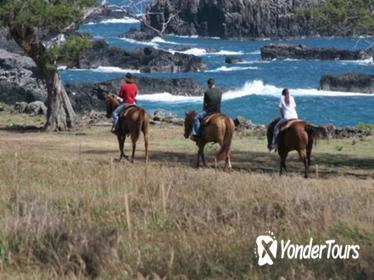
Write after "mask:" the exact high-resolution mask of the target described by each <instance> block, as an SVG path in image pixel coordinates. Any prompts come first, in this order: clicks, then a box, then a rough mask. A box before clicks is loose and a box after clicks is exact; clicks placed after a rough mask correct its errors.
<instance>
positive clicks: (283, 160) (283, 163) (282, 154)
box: [279, 152, 288, 176]
mask: <svg viewBox="0 0 374 280" xmlns="http://www.w3.org/2000/svg"><path fill="white" fill-rule="evenodd" d="M287 155H288V152H279V156H280V169H279V176H282V174H283V169H284V170H285V171H286V172H287V166H286V159H287Z"/></svg>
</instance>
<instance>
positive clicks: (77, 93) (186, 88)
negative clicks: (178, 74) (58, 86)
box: [65, 77, 205, 112]
mask: <svg viewBox="0 0 374 280" xmlns="http://www.w3.org/2000/svg"><path fill="white" fill-rule="evenodd" d="M135 81H136V83H137V85H138V87H139V94H154V93H162V92H169V93H171V94H173V95H184V96H199V95H203V93H204V90H205V89H204V88H203V87H202V86H201V85H199V84H197V83H196V82H195V81H194V80H192V79H187V78H181V79H155V78H147V77H135ZM122 82H123V81H122V80H120V79H117V80H110V81H106V82H101V83H87V84H77V83H73V84H66V85H65V88H66V91H67V92H68V94H69V96H70V99H71V101H72V103H73V107H74V109H75V110H76V111H78V112H81V111H90V110H92V109H93V110H105V104H104V102H103V99H104V95H105V94H107V93H116V94H117V93H118V90H119V88H120V85H121V83H122Z"/></svg>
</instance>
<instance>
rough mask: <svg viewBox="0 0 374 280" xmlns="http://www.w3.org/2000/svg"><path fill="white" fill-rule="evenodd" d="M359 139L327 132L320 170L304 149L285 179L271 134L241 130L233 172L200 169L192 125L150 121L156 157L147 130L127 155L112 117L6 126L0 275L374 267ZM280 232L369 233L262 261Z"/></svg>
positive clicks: (201, 274) (1, 149) (351, 271)
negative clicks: (304, 257) (77, 128)
mask: <svg viewBox="0 0 374 280" xmlns="http://www.w3.org/2000/svg"><path fill="white" fill-rule="evenodd" d="M352 141H353V140H352V139H350V140H330V142H326V141H321V142H320V143H319V146H318V148H317V150H316V153H315V155H314V162H315V164H318V166H319V171H320V178H316V176H315V174H312V177H313V178H311V179H309V180H304V179H303V178H302V177H301V173H302V170H301V164H300V163H298V162H297V161H296V157H294V156H292V157H291V159H290V169H291V173H290V174H289V175H287V176H284V177H281V178H279V177H278V175H277V167H278V163H277V157H276V155H274V154H268V153H266V152H265V147H264V139H262V138H261V137H253V136H240V135H238V136H237V137H236V139H235V141H234V151H233V157H234V169H235V171H234V172H232V173H224V172H222V171H221V169H219V170H215V169H214V168H205V169H200V170H196V169H194V168H192V164H193V163H194V156H195V146H194V145H193V144H192V143H191V142H190V141H187V140H184V139H183V138H182V128H180V127H171V126H163V127H152V130H151V145H150V150H151V155H150V156H151V161H150V164H149V165H148V166H145V165H144V163H143V147H142V142H140V143H139V151H138V154H137V158H136V159H137V162H136V163H135V164H134V165H131V164H129V163H115V162H114V161H113V157H116V156H118V151H117V145H116V142H115V139H114V137H113V136H112V135H110V133H108V128H94V129H87V130H84V131H81V132H79V133H75V134H74V133H71V134H69V133H66V134H65V133H61V134H46V133H38V132H37V133H17V132H12V131H11V132H10V131H6V130H5V131H4V130H3V131H0V217H1V219H0V272H1V274H2V275H0V277H1V276H3V277H4V278H19V279H47V278H48V279H50V278H70V279H71V278H86V277H99V278H102V279H134V278H140V279H142V278H143V277H149V278H154V279H158V278H159V277H161V278H163V277H166V278H169V279H175V278H177V279H206V278H211V279H227V278H235V279H238V278H239V279H269V278H270V279H279V278H280V277H285V278H286V279H304V278H307V279H328V278H332V279H372V278H373V277H374V268H373V267H372V264H373V262H374V250H373V248H374V234H373V232H374V217H373V213H374V212H373V210H374V179H373V174H374V171H373V169H374V151H373V148H372V147H373V144H374V139H372V138H367V139H365V140H364V141H359V140H357V143H355V144H354V145H352V143H353V142H352ZM127 148H128V147H127ZM214 149H215V148H214V147H208V149H207V150H208V154H209V155H210V156H209V157H208V158H209V161H210V163H211V164H212V155H211V154H212V153H213V151H214ZM314 168H315V165H314V166H313V167H312V170H314ZM268 230H271V231H273V232H274V233H275V235H276V237H277V238H281V239H291V240H292V242H295V243H301V244H304V243H307V242H308V241H309V238H310V237H313V238H314V240H316V242H317V243H323V242H324V241H325V240H327V239H336V240H337V241H338V242H339V243H341V244H359V245H360V247H361V249H360V258H359V259H358V260H345V261H342V260H325V259H323V260H318V261H300V260H293V261H286V260H277V261H276V262H275V264H274V265H273V266H271V267H263V268H261V267H259V266H257V259H256V257H255V255H254V253H253V251H254V246H255V241H256V237H257V236H258V235H259V234H263V233H265V232H266V231H268Z"/></svg>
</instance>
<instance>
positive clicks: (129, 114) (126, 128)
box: [105, 94, 149, 163]
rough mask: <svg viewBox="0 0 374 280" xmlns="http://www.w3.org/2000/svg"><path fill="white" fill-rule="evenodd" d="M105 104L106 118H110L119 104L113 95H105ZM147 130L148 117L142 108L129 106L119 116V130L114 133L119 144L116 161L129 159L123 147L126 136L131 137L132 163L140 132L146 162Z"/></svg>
mask: <svg viewBox="0 0 374 280" xmlns="http://www.w3.org/2000/svg"><path fill="white" fill-rule="evenodd" d="M105 103H106V116H107V118H110V117H111V116H112V113H113V111H114V110H115V109H116V108H117V106H118V105H119V102H118V100H117V98H116V96H115V95H113V94H107V95H106V96H105ZM148 129H149V116H148V114H147V113H146V111H145V110H144V109H143V108H140V107H138V106H136V105H130V106H129V107H127V108H126V109H125V110H124V111H123V112H122V113H121V115H120V129H119V130H118V131H117V132H116V135H117V140H118V144H119V150H120V157H119V159H118V161H121V160H122V158H125V159H127V160H128V159H129V158H128V156H126V155H125V152H124V146H125V139H126V137H127V136H130V137H131V142H132V155H131V162H132V163H133V162H134V157H135V149H136V142H137V141H138V139H139V136H140V132H143V135H144V149H145V161H146V162H148Z"/></svg>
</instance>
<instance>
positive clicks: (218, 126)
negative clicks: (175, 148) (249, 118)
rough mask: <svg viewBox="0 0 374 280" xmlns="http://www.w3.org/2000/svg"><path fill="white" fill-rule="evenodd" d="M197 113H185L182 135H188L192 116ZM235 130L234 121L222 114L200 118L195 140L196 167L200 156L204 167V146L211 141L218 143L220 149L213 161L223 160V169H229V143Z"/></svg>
mask: <svg viewBox="0 0 374 280" xmlns="http://www.w3.org/2000/svg"><path fill="white" fill-rule="evenodd" d="M197 115H198V113H197V112H196V111H191V112H189V113H186V117H185V120H184V137H185V138H186V139H187V138H188V137H190V135H191V132H192V127H193V122H194V118H195V117H196V116H197ZM234 131H235V125H234V122H233V121H232V120H231V119H230V118H229V117H227V116H225V115H224V114H219V113H216V114H212V115H209V116H207V117H206V118H204V119H203V120H202V123H201V137H199V139H198V140H197V141H196V145H197V146H198V153H197V162H196V168H199V166H200V157H201V159H202V161H203V165H204V166H205V167H206V166H207V165H206V162H205V156H204V147H205V145H206V144H207V143H209V142H213V143H218V144H219V145H220V150H219V151H218V152H217V153H216V155H215V163H216V164H217V162H218V161H220V160H223V159H224V160H225V161H226V164H225V170H231V169H232V165H231V143H232V138H233V135H234Z"/></svg>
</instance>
